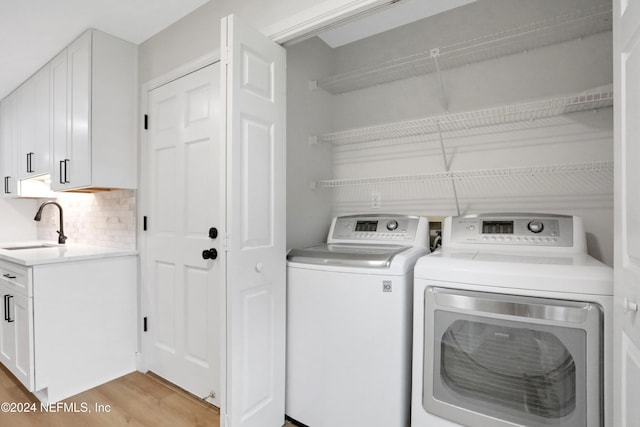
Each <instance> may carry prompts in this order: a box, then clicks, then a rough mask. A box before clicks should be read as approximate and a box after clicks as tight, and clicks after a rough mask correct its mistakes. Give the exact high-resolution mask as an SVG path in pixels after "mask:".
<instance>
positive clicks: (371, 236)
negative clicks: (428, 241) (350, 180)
mask: <svg viewBox="0 0 640 427" xmlns="http://www.w3.org/2000/svg"><path fill="white" fill-rule="evenodd" d="M425 223H426V225H425ZM428 226H429V222H428V220H427V219H426V218H424V217H417V216H403V215H362V216H361V215H352V216H341V217H336V218H334V220H333V224H332V226H331V231H330V232H329V239H328V242H329V243H331V242H337V241H340V242H363V241H366V242H371V243H375V242H385V243H394V242H398V243H403V242H404V243H405V244H406V243H414V242H417V241H421V240H422V239H423V236H422V234H423V233H425V227H426V234H427V235H428V233H429V231H428Z"/></svg>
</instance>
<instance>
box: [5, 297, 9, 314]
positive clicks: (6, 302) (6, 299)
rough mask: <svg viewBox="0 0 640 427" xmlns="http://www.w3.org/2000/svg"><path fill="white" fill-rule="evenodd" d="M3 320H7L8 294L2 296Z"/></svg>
mask: <svg viewBox="0 0 640 427" xmlns="http://www.w3.org/2000/svg"><path fill="white" fill-rule="evenodd" d="M4 320H9V295H8V294H7V295H5V296H4Z"/></svg>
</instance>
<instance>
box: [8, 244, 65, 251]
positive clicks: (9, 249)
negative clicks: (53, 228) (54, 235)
mask: <svg viewBox="0 0 640 427" xmlns="http://www.w3.org/2000/svg"><path fill="white" fill-rule="evenodd" d="M57 247H58V245H47V244H44V243H42V244H39V245H29V246H10V247H8V248H2V249H4V250H7V251H19V250H22V249H43V248H57Z"/></svg>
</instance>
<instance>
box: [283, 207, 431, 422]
mask: <svg viewBox="0 0 640 427" xmlns="http://www.w3.org/2000/svg"><path fill="white" fill-rule="evenodd" d="M428 239H429V222H428V220H427V219H426V218H424V217H412V216H399V215H356V216H343V217H337V218H334V220H333V222H332V224H331V228H330V230H329V236H328V238H327V244H323V245H320V246H314V247H311V248H307V249H294V250H291V251H290V252H289V254H288V256H287V259H288V263H287V265H288V267H287V365H286V366H287V381H286V414H287V416H288V418H289V419H291V420H293V421H294V422H296V423H297V424H301V425H307V426H312V427H336V426H340V425H344V426H367V427H391V426H393V427H406V426H408V425H409V416H410V401H411V337H412V333H411V324H412V315H411V311H412V297H413V267H414V264H415V262H416V261H417V259H418V258H420V257H421V256H423V255H425V254H426V253H428V241H429V240H428Z"/></svg>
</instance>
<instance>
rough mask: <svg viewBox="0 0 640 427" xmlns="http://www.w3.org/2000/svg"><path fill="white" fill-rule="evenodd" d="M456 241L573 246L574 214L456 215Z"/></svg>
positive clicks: (452, 234)
mask: <svg viewBox="0 0 640 427" xmlns="http://www.w3.org/2000/svg"><path fill="white" fill-rule="evenodd" d="M450 227H451V230H450V241H451V242H452V243H477V244H494V245H514V246H547V247H548V246H552V247H572V246H573V245H574V217H573V216H567V215H550V214H482V215H467V216H459V217H452V218H451V221H450Z"/></svg>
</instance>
